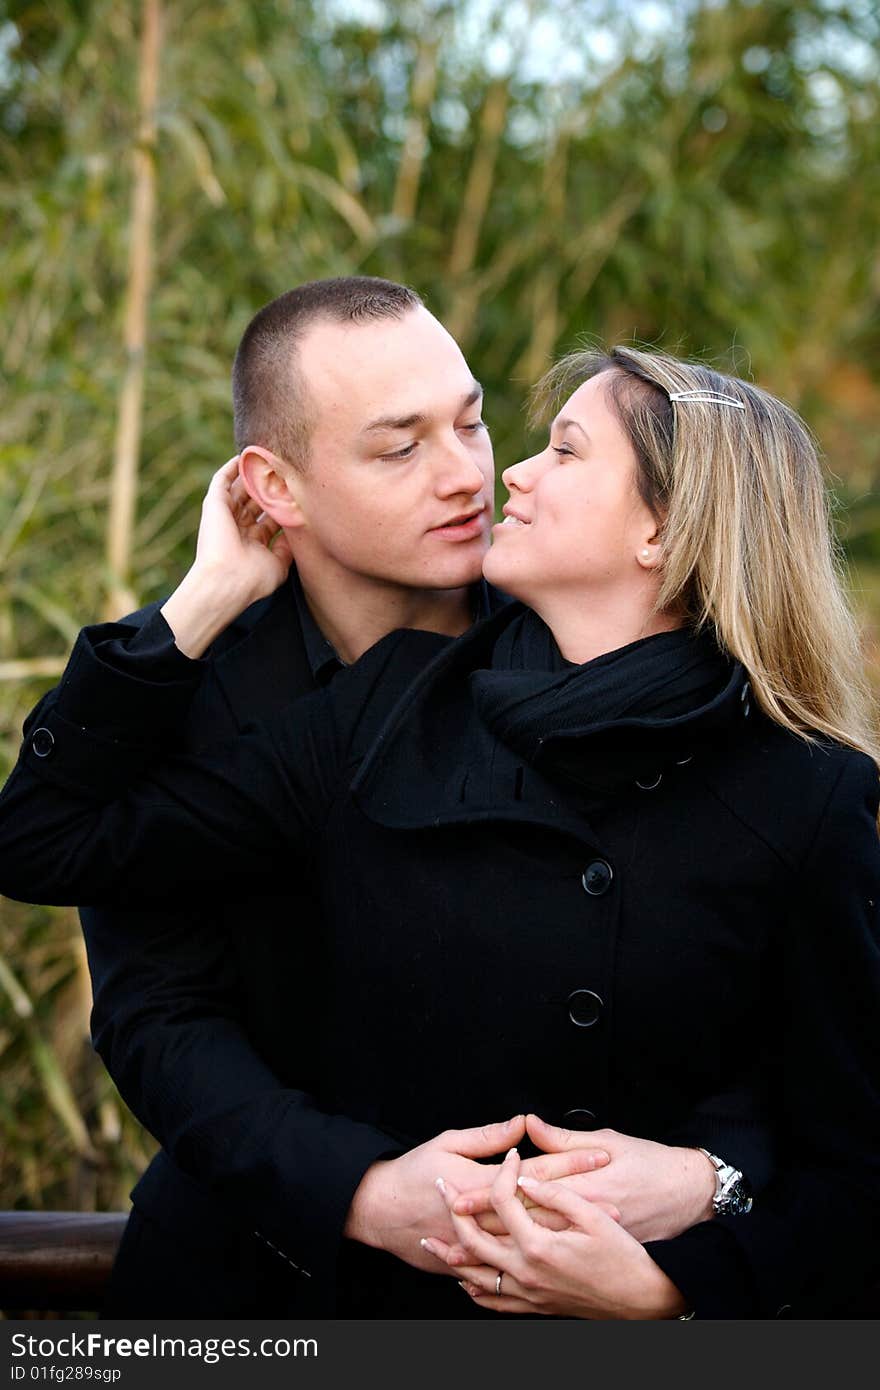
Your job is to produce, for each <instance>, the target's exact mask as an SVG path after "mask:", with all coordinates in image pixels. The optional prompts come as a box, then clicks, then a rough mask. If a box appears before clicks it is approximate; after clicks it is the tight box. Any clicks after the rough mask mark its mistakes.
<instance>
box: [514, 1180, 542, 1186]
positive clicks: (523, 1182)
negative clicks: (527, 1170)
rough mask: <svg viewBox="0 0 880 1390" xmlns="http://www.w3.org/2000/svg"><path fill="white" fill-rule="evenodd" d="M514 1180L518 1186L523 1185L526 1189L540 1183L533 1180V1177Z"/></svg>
mask: <svg viewBox="0 0 880 1390" xmlns="http://www.w3.org/2000/svg"><path fill="white" fill-rule="evenodd" d="M516 1181H517V1186H518V1187H525V1188H526V1189H528V1188H530V1187H539V1186H540V1183H537V1182H535V1179H534V1178H517V1180H516Z"/></svg>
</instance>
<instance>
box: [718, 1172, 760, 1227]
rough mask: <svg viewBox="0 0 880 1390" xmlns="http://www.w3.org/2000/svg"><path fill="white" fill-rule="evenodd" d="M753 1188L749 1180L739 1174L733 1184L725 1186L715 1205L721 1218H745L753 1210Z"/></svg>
mask: <svg viewBox="0 0 880 1390" xmlns="http://www.w3.org/2000/svg"><path fill="white" fill-rule="evenodd" d="M752 1200H753V1199H752V1188H751V1184H750V1183H749V1180H748V1178H744V1177H743V1175H742V1173H737V1174H736V1176H735V1177H734V1180H733V1182H731V1183H730V1185H729V1186H725V1188H724V1190H723V1192H721V1193H720V1194H719V1196H718V1198H717V1200H716V1203H715V1210H716V1212H717V1213H718V1215H719V1216H745V1215H746V1213H747V1212H750V1211H751V1209H752Z"/></svg>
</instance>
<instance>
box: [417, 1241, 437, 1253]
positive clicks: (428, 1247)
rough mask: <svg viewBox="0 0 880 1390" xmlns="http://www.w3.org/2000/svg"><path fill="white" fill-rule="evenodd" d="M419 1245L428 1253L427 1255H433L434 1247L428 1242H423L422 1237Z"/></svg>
mask: <svg viewBox="0 0 880 1390" xmlns="http://www.w3.org/2000/svg"><path fill="white" fill-rule="evenodd" d="M419 1245H420V1246H421V1247H422V1249H423V1250H427V1252H428V1254H429V1255H433V1254H434V1247H433V1245H432V1244H431V1242H430V1241H429V1240H425V1239H424V1237H423V1238H422V1239H421V1240H420V1241H419Z"/></svg>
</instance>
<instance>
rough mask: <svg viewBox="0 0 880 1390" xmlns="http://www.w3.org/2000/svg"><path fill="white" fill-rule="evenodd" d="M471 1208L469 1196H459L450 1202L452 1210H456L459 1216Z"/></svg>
mask: <svg viewBox="0 0 880 1390" xmlns="http://www.w3.org/2000/svg"><path fill="white" fill-rule="evenodd" d="M473 1209H474V1204H473V1201H472V1200H471V1198H470V1197H459V1198H458V1199H457V1200H456V1201H455V1202H453V1204H452V1210H453V1211H455V1212H458V1214H459V1215H460V1216H464V1215H465V1214H466V1213H468V1212H472V1211H473Z"/></svg>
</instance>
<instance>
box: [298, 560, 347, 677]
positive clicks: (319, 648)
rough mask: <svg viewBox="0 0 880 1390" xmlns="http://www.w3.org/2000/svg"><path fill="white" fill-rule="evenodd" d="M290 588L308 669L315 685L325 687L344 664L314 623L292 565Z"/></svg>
mask: <svg viewBox="0 0 880 1390" xmlns="http://www.w3.org/2000/svg"><path fill="white" fill-rule="evenodd" d="M290 587H291V589H292V590H293V601H294V603H295V604H296V611H297V613H298V614H299V624H300V627H301V629H302V637H303V646H304V647H305V649H306V660H307V661H308V663H309V669H310V670H311V673H312V675H313V677H314V679H315V684H316V685H327V684H328V683H329V682H330V681H331V680H332V679H333V677H334V676H335V675H336V673H337V671H341V670H342V669H343V667H344V666H345V662H344V661H342V660H341V658H340V656H339V654H338V652H337V651H336V648H335V647H334V646H333V644H332V642H328V641H327V638H326V637H325V636H324V634H323V632H322V631H321V629H320V628H319V627H318V624H317V623H316V622H315V619H314V617H313V616H312V610H311V608H309V605H308V603H307V601H306V596H305V594H304V593H303V586H302V583H301V581H300V577H299V575H298V573H297V570H296V565H292V566H291V569H290Z"/></svg>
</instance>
